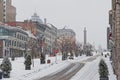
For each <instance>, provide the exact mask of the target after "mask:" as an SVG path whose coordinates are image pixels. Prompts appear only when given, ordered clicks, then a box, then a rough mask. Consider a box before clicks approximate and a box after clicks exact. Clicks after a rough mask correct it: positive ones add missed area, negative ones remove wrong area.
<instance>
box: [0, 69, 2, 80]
mask: <svg viewBox="0 0 120 80" xmlns="http://www.w3.org/2000/svg"><path fill="white" fill-rule="evenodd" d="M0 79H2V71H0Z"/></svg>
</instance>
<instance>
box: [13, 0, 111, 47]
mask: <svg viewBox="0 0 120 80" xmlns="http://www.w3.org/2000/svg"><path fill="white" fill-rule="evenodd" d="M13 5H14V6H15V7H16V9H17V21H23V20H24V19H30V17H31V16H32V15H33V13H34V12H36V13H37V14H38V15H39V16H40V18H41V19H42V20H43V19H44V18H47V22H48V23H52V24H53V25H55V26H56V27H57V28H63V27H64V26H65V25H66V26H68V28H71V29H73V30H74V31H75V32H76V37H77V40H78V41H80V42H83V29H84V27H86V28H87V41H88V42H90V43H94V44H95V45H96V46H99V45H101V46H102V47H103V48H106V27H107V26H109V24H108V11H109V10H110V9H111V0H13Z"/></svg>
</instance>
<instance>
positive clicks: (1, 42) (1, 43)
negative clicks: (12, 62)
mask: <svg viewBox="0 0 120 80" xmlns="http://www.w3.org/2000/svg"><path fill="white" fill-rule="evenodd" d="M1 57H3V41H2V40H0V58H1Z"/></svg>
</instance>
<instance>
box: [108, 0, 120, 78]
mask: <svg viewBox="0 0 120 80" xmlns="http://www.w3.org/2000/svg"><path fill="white" fill-rule="evenodd" d="M109 24H110V28H111V32H112V36H111V38H110V44H111V45H110V46H111V52H112V60H113V63H112V64H113V68H114V71H115V74H116V75H117V79H118V80H120V0H112V10H110V11H109Z"/></svg>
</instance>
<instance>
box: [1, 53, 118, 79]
mask: <svg viewBox="0 0 120 80" xmlns="http://www.w3.org/2000/svg"><path fill="white" fill-rule="evenodd" d="M46 57H47V58H46V60H48V59H50V60H51V63H50V64H40V59H34V66H33V65H32V66H31V70H25V66H24V58H16V59H15V61H11V62H12V71H11V75H10V76H11V77H10V78H6V79H5V78H4V79H2V80H43V79H42V78H43V77H45V76H48V75H49V76H50V75H52V78H53V76H54V75H56V74H57V73H60V72H61V75H63V73H64V74H66V75H67V74H70V73H71V72H73V75H72V74H71V76H70V77H69V78H68V79H66V80H69V79H70V78H71V79H70V80H99V73H98V68H99V67H98V64H99V61H100V59H101V58H103V59H104V60H105V61H106V63H107V65H108V68H109V71H110V72H109V80H116V78H115V75H114V74H113V70H112V66H111V61H109V57H107V58H105V57H104V56H100V55H95V56H90V57H86V56H85V55H83V56H79V57H78V58H75V59H74V60H69V59H68V60H65V61H62V60H61V55H57V57H49V56H46ZM56 59H57V60H56ZM1 61H2V59H1ZM71 64H72V66H70V65H71ZM81 64H84V65H81ZM73 66H74V67H73ZM79 66H80V67H79ZM68 67H69V68H68ZM77 68H79V69H77ZM67 69H68V70H67ZM65 70H66V71H65ZM57 75H60V74H57ZM63 76H64V75H63ZM67 76H68V75H67ZM52 78H51V80H52ZM63 78H64V79H65V76H64V77H63ZM48 79H49V78H46V79H44V80H48ZM61 79H62V78H60V79H57V78H55V79H53V80H61ZM64 79H62V80H64ZM49 80H50V79H49Z"/></svg>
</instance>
